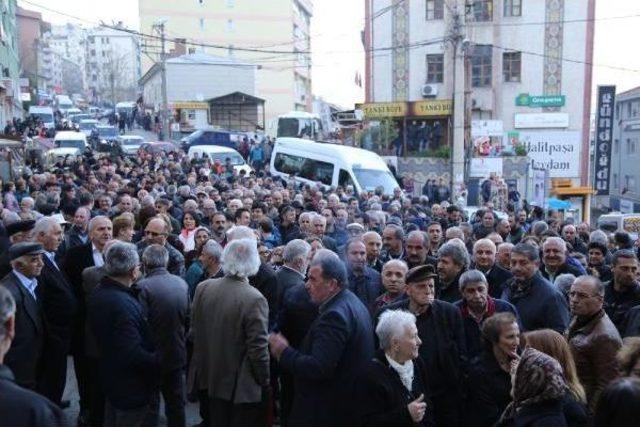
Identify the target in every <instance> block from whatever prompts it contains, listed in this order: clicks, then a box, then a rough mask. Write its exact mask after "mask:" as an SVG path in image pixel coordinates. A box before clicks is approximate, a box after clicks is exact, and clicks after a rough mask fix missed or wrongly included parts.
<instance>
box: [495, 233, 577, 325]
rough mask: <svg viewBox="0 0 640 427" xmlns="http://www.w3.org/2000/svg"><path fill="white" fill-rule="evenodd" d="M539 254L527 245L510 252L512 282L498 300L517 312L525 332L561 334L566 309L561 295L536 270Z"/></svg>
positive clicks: (567, 312) (516, 247) (567, 322)
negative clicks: (551, 331) (537, 331)
mask: <svg viewBox="0 0 640 427" xmlns="http://www.w3.org/2000/svg"><path fill="white" fill-rule="evenodd" d="M539 266H540V254H539V252H538V249H537V248H536V247H534V246H532V245H530V244H528V243H518V244H517V245H516V246H515V247H514V248H513V250H512V251H511V272H512V273H513V279H511V280H510V281H509V282H507V284H506V285H505V288H504V291H503V292H502V297H501V299H503V300H505V301H507V302H509V303H511V304H513V305H514V306H515V307H516V310H518V314H519V315H520V320H521V322H522V326H523V329H524V331H533V330H535V329H544V328H549V329H553V330H555V331H556V332H559V333H563V332H564V331H565V329H566V328H567V326H569V317H570V316H569V307H568V304H567V300H566V299H565V297H564V295H563V294H562V293H561V292H560V291H559V290H558V289H556V288H555V287H554V286H553V285H552V284H551V283H550V282H549V281H548V280H547V279H545V278H544V277H542V275H541V274H540V271H539Z"/></svg>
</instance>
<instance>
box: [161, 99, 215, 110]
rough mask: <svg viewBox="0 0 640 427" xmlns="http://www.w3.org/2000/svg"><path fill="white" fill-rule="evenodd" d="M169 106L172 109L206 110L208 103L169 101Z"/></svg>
mask: <svg viewBox="0 0 640 427" xmlns="http://www.w3.org/2000/svg"><path fill="white" fill-rule="evenodd" d="M169 108H170V109H172V110H178V109H180V110H208V109H209V104H207V103H206V102H190V101H186V102H181V101H178V102H171V103H169Z"/></svg>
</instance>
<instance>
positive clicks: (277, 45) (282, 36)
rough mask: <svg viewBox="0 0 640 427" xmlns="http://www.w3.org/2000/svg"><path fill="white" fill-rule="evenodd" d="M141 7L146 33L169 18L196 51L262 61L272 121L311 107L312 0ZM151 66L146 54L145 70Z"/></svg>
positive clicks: (261, 81)
mask: <svg viewBox="0 0 640 427" xmlns="http://www.w3.org/2000/svg"><path fill="white" fill-rule="evenodd" d="M139 10H140V31H141V32H142V33H144V34H156V33H155V32H154V30H153V26H154V25H155V24H157V23H159V22H164V25H165V29H166V34H167V37H168V38H169V39H171V38H184V39H186V41H187V48H188V49H189V51H190V52H191V53H194V52H196V51H204V52H205V53H208V54H211V55H216V56H220V55H229V56H233V57H235V58H236V59H239V60H241V61H249V62H253V63H255V64H258V65H260V66H261V68H260V70H259V71H258V76H257V96H258V97H260V98H263V99H265V101H266V104H265V110H266V118H267V122H272V120H271V119H273V118H275V117H277V116H278V115H280V114H283V113H287V112H289V111H292V110H300V111H311V103H312V97H311V61H310V53H309V52H310V46H311V43H310V36H309V25H310V20H311V16H312V13H313V8H312V3H311V0H270V1H268V2H247V1H235V0H225V1H221V0H215V1H214V0H187V1H184V2H175V1H170V0H140V1H139ZM150 40H151V41H152V42H153V44H155V45H157V44H158V40H157V39H150ZM194 42H195V43H199V44H201V45H200V46H198V45H195V44H193V43H194ZM190 43H191V44H190ZM214 46H217V47H214ZM246 48H255V49H253V50H241V49H246ZM278 52H286V53H278ZM151 65H152V61H150V60H148V58H143V69H144V70H145V71H146V70H148V69H149V68H150V67H151ZM272 123H273V122H272Z"/></svg>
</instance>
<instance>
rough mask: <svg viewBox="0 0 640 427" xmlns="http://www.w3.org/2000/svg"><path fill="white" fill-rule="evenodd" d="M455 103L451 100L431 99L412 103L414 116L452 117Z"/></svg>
mask: <svg viewBox="0 0 640 427" xmlns="http://www.w3.org/2000/svg"><path fill="white" fill-rule="evenodd" d="M452 106H453V103H452V102H451V100H450V99H431V100H427V101H416V102H413V103H412V108H411V112H412V113H413V115H414V116H450V115H451V113H452Z"/></svg>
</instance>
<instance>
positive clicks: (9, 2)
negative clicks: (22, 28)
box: [0, 0, 23, 124]
mask: <svg viewBox="0 0 640 427" xmlns="http://www.w3.org/2000/svg"><path fill="white" fill-rule="evenodd" d="M17 8H18V6H17V4H16V0H6V1H3V2H2V3H1V4H0V10H1V11H2V15H1V16H0V42H1V43H0V102H1V103H2V109H1V111H0V120H1V123H3V124H4V123H5V121H6V120H9V119H11V118H13V117H22V115H23V114H22V101H21V100H20V81H19V78H20V54H19V48H20V47H19V42H18V25H17V19H16V11H17Z"/></svg>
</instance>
